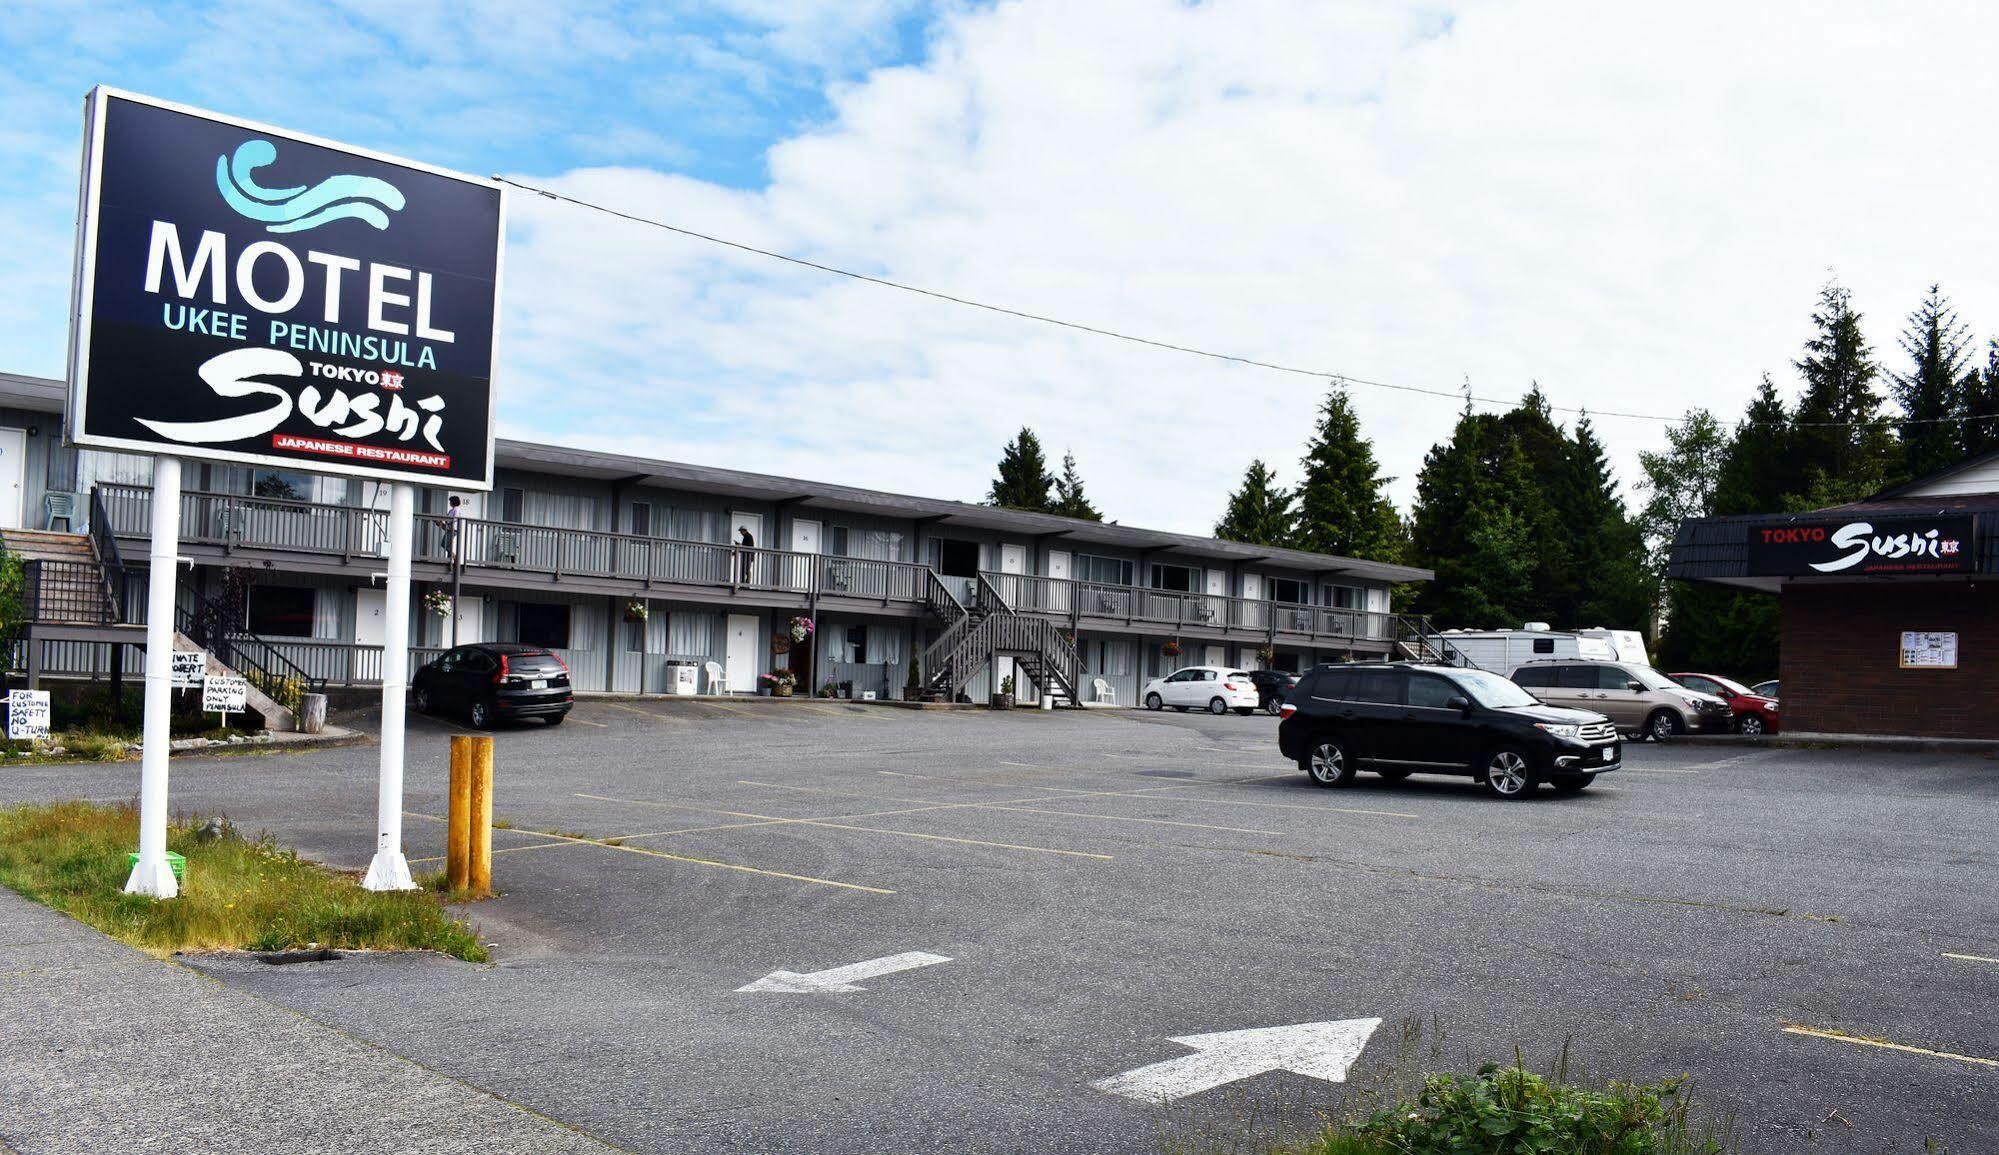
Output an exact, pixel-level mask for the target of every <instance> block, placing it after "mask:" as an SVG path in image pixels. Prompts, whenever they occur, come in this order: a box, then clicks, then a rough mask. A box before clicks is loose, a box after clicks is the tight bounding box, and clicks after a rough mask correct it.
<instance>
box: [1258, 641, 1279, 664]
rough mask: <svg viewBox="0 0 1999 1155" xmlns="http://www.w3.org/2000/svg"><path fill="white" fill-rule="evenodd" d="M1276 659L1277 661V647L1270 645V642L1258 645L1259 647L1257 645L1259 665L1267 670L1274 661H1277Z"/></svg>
mask: <svg viewBox="0 0 1999 1155" xmlns="http://www.w3.org/2000/svg"><path fill="white" fill-rule="evenodd" d="M1276 661H1277V649H1276V647H1274V646H1271V645H1268V644H1266V645H1261V646H1258V647H1256V664H1257V665H1259V666H1262V667H1263V668H1264V669H1266V670H1267V669H1269V668H1270V667H1271V665H1272V664H1273V663H1275V662H1276Z"/></svg>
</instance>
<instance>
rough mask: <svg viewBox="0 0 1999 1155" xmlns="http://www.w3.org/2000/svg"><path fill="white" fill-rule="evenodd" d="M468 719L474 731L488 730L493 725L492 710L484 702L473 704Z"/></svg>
mask: <svg viewBox="0 0 1999 1155" xmlns="http://www.w3.org/2000/svg"><path fill="white" fill-rule="evenodd" d="M470 717H471V720H472V728H473V729H474V730H486V729H490V728H491V727H492V725H493V708H492V707H491V706H488V705H487V704H486V703H484V702H474V703H472V711H471V715H470Z"/></svg>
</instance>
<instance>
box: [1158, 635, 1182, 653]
mask: <svg viewBox="0 0 1999 1155" xmlns="http://www.w3.org/2000/svg"><path fill="white" fill-rule="evenodd" d="M1159 652H1160V653H1162V654H1165V655H1166V656H1167V657H1169V658H1177V657H1179V656H1180V639H1178V638H1174V639H1173V640H1172V641H1170V642H1167V643H1166V644H1165V645H1162V646H1160V647H1159Z"/></svg>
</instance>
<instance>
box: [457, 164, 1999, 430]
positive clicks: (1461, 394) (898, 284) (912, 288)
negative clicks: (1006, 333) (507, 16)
mask: <svg viewBox="0 0 1999 1155" xmlns="http://www.w3.org/2000/svg"><path fill="white" fill-rule="evenodd" d="M493 179H494V180H496V181H499V182H500V183H501V184H506V185H512V186H513V187H515V188H517V189H520V190H521V191H523V192H531V193H534V194H536V195H537V196H542V197H546V198H548V199H549V200H552V201H560V202H562V203H564V204H570V205H575V206H576V207H577V208H583V209H590V210H592V211H593V212H600V213H604V214H606V215H609V216H614V217H617V218H619V219H620V220H626V221H630V222H632V223H633V224H639V225H647V226H649V227H651V228H656V229H664V230H665V231H667V232H669V233H677V234H679V235H680V236H683V237H690V238H692V239H694V240H697V241H706V242H708V243H709V244H711V245H720V246H722V247H723V248H729V249H735V250H737V251H738V252H744V253H750V254H753V255H755V256H759V257H766V258H769V259H770V260H773V261H782V262H784V263H785V264H788V265H797V266H799V267H800V268H806V269H816V270H817V271H819V272H822V273H830V274H832V275H834V276H836V277H847V278H850V279H852V280H856V281H865V282H867V283H868V284H870V285H879V286H881V287H882V288H885V289H896V290H899V291H901V292H904V293H914V294H916V295H917V296H920V297H931V298H934V299H936V300H939V301H948V302H950V303H951V304H954V305H963V306H965V307H966V308H971V309H983V310H985V311H986V312H988V313H998V314H1001V315H1002V316H1007V317H1017V318H1019V319H1020V320H1023V321H1033V322H1036V323H1037V324H1042V325H1053V326H1056V327H1058V328H1062V329H1073V330H1075V331H1076V332H1079V333H1091V334H1094V335H1096V336H1099V337H1109V338H1112V339H1113V340H1118V341H1128V342H1130V343H1132V344H1134V345H1149V346H1151V347H1152V348H1155V349H1165V350H1168V351H1169V352H1174V353H1185V354H1188V355H1190V356H1194V357H1206V358H1208V359H1209V360H1211V361H1225V362H1230V363H1233V364H1237V365H1249V366H1252V367H1254V368H1258V369H1268V370H1271V371H1272V372H1276V373H1290V374H1294V375H1296V376H1300V377H1311V378H1313V379H1315V380H1326V381H1333V382H1336V383H1339V384H1342V385H1365V386H1367V387H1369V388H1372V389H1391V390H1394V391H1396V392H1399V393H1419V394H1422V395H1424V396H1426V397H1443V398H1447V399H1449V400H1452V401H1464V402H1467V403H1469V402H1481V403H1484V404H1487V405H1506V406H1512V405H1518V404H1519V399H1517V398H1504V397H1481V396H1479V395H1477V394H1475V393H1473V392H1471V390H1470V388H1469V387H1467V388H1464V389H1430V388H1426V387H1424V386H1421V385H1402V384H1397V383H1396V382H1393V381H1374V380H1370V379H1369V378H1366V377H1355V376H1353V375H1352V374H1348V373H1335V372H1331V371H1329V370H1325V369H1306V368H1302V367H1300V366H1297V365H1283V364H1279V363H1277V362H1274V361H1262V360H1258V359H1257V358H1255V357H1245V356H1242V355H1241V354H1237V353H1220V352H1216V351H1214V350H1212V349H1202V348H1199V347H1197V346H1194V345H1182V344H1178V343H1175V342H1172V341H1161V340H1158V339H1156V338H1153V337H1142V336H1139V335H1137V334H1134V333H1123V332H1119V331H1118V330H1116V329H1105V328H1102V327H1100V326H1096V325H1086V324H1083V323H1082V322H1080V321H1066V320H1063V319H1062V318H1060V317H1051V316H1048V315H1046V314H1043V313H1030V312H1027V311H1026V310H1023V309H1010V308H1007V307H1006V306H1005V305H995V304H991V303H989V302H986V301H979V300H974V299H972V298H970V297H959V296H954V295H953V294H950V293H944V292H939V291H938V290H936V289H926V288H924V287H922V286H921V285H911V284H908V283H906V282H903V281H894V280H890V279H888V278H887V277H877V276H873V275H870V274H868V273H857V272H855V271H853V270H852V269H843V268H841V267H839V266H838V265H828V264H822V263H821V262H819V261H812V260H807V259H806V258H804V257H794V256H792V255H791V254H789V253H780V252H777V251H775V250H772V249H760V248H758V247H757V246H755V245H752V244H746V243H744V242H742V241H732V240H730V239H728V238H727V237H718V236H715V235H714V234H712V233H704V232H699V231H697V230H695V229H689V228H682V227H681V226H679V225H675V224H669V223H668V222H666V221H662V220H659V219H657V218H654V217H643V216H639V215H637V214H635V213H628V212H625V211H624V210H622V209H615V208H612V207H611V206H609V205H605V204H599V203H597V202H595V201H587V200H584V199H582V198H580V197H573V196H569V195H568V194H566V193H559V192H556V191H555V190H553V189H546V188H542V187H540V186H539V185H531V184H527V183H525V182H522V181H517V180H514V179H513V178H511V177H505V176H501V175H500V174H498V173H494V174H493ZM1548 409H1549V411H1550V412H1554V413H1576V414H1583V415H1587V416H1590V417H1620V418H1625V419H1628V420H1632V421H1657V422H1661V423H1663V424H1666V425H1677V424H1679V423H1680V422H1681V421H1683V420H1684V419H1685V418H1684V416H1681V417H1667V416H1662V415H1660V414H1657V413H1627V412H1620V411H1618V410H1615V409H1590V408H1587V407H1584V406H1576V405H1550V406H1548ZM1992 420H1999V415H1996V416H1994V417H1931V418H1922V419H1918V420H1908V419H1903V418H1880V419H1877V420H1874V421H1786V422H1782V423H1781V424H1782V425H1784V426H1786V427H1788V428H1793V429H1833V428H1839V429H1845V428H1858V427H1862V426H1870V427H1871V426H1877V425H1881V426H1903V425H1950V424H1959V423H1967V422H1972V421H1992ZM1739 424H1745V425H1751V424H1753V425H1773V424H1779V423H1777V422H1768V421H1758V422H1741V423H1739Z"/></svg>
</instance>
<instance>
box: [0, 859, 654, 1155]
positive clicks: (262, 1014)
mask: <svg viewBox="0 0 1999 1155" xmlns="http://www.w3.org/2000/svg"><path fill="white" fill-rule="evenodd" d="M10 1150H12V1151H18V1152H19V1153H20V1155H43V1153H49V1155H54V1153H57V1152H60V1153H61V1155H92V1153H96V1152H104V1153H106V1155H111V1153H119V1155H123V1153H126V1152H162V1153H166V1152H171V1153H173V1155H183V1153H187V1155H193V1153H197V1152H199V1153H209V1152H214V1153H236V1152H242V1153H245V1155H250V1153H255V1155H266V1153H269V1155H278V1153H293V1152H297V1153H300V1155H303V1153H306V1152H313V1153H315V1155H319V1153H325V1152H363V1151H365V1152H370V1153H371V1155H372V1153H376V1152H381V1153H388V1152H410V1153H412V1155H415V1153H418V1152H424V1153H431V1152H473V1151H478V1152H560V1153H574V1155H615V1153H616V1152H617V1151H618V1149H617V1148H614V1147H610V1146H606V1145H605V1144H602V1143H599V1142H597V1141H596V1140H593V1139H590V1138H588V1137H587V1136H584V1135H582V1134H580V1133H578V1132H575V1131H571V1130H569V1129H568V1128H566V1127H563V1126H561V1125H560V1124H557V1123H555V1122H552V1121H550V1120H548V1119H546V1118H544V1117H542V1116H540V1115H536V1114H533V1113H532V1112H529V1111H527V1110H524V1109H522V1108H520V1107H516V1106H514V1105H512V1104H510V1103H507V1102H504V1101H502V1100H500V1099H496V1098H494V1097H493V1096H491V1095H488V1094H486V1093H485V1092H483V1091H479V1090H475V1089H474V1088H472V1087H468V1086H466V1085H465V1084H463V1083H459V1082H457V1081H455V1080H453V1079H449V1078H446V1077H445V1076H443V1075H440V1074H438V1073H436V1072H434V1071H431V1070H429V1069H427V1068H424V1067H420V1066H418V1065H417V1064H415V1063H412V1062H410V1061H408V1060H406V1059H402V1058H399V1057H397V1056H395V1055H392V1054H390V1053H388V1052H386V1051H383V1050H381V1049H379V1048H377V1047H374V1046H370V1045H369V1044H366V1043H363V1042H360V1041H358V1040H356V1039H353V1038H351V1037H349V1036H347V1035H345V1034H342V1033H341V1032H339V1031H336V1030H333V1029H332V1028H330V1027H326V1026H322V1025H321V1024H319V1023H316V1022H313V1021H312V1020H310V1019H307V1018H304V1017H302V1016H300V1015H298V1014H295V1013H293V1012H291V1011H289V1010H285V1009H284V1008H282V1007H278V1006H275V1005H273V1004H271V1003H267V1002H265V1001H263V1000H262V999H259V998H257V997H255V996H253V995H248V994H244V993H242V992H240V991H235V990H232V989H230V988H228V987H225V986H222V985H221V984H219V983H217V982H215V981H213V980H212V979H209V978H207V977H205V976H203V975H200V974H197V973H196V972H195V971H193V970H190V969H189V968H187V967H183V966H178V965H176V964H174V963H171V962H161V961H158V960H156V959H154V958H152V957H150V956H148V955H146V954H143V953H141V952H139V951H136V950H133V949H131V948H130V947H127V946H125V945H124V944H122V943H119V942H115V941H113V940H112V939H109V938H106V937H105V936H104V935H101V934H99V933H98V932H96V931H94V930H92V929H90V928H89V927H86V926H84V925H83V924H81V923H78V922H75V921H73V920H71V919H70V918H69V917H68V916H66V915H62V914H58V913H56V912H55V911H52V910H49V909H47V908H45V907H42V906H38V905H36V904H34V903H31V902H29V901H28V900H27V899H24V898H22V897H20V896H19V895H17V894H15V893H13V892H12V891H9V890H5V889H0V1152H5V1151H10Z"/></svg>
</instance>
